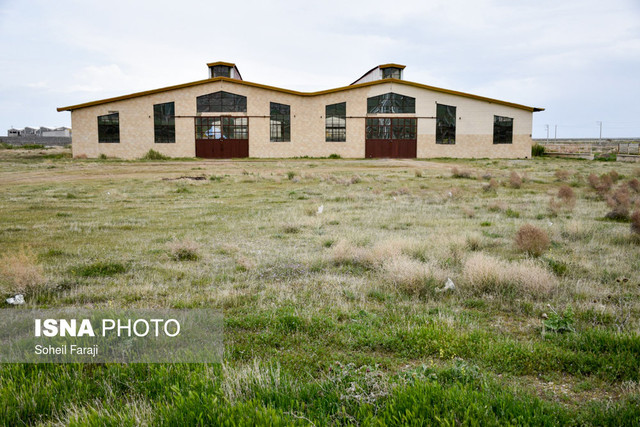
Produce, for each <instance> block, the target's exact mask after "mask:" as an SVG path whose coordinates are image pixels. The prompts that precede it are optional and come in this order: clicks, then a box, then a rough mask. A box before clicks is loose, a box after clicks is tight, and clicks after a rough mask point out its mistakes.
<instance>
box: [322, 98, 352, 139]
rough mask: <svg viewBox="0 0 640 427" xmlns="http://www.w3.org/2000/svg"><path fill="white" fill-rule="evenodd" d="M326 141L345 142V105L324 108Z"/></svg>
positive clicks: (344, 103) (332, 105)
mask: <svg viewBox="0 0 640 427" xmlns="http://www.w3.org/2000/svg"><path fill="white" fill-rule="evenodd" d="M325 113H326V114H325V133H326V140H327V141H332V142H344V141H346V140H347V103H346V102H341V103H339V104H331V105H327V106H326V112H325Z"/></svg>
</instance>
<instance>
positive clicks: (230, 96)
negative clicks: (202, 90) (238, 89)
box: [196, 91, 247, 113]
mask: <svg viewBox="0 0 640 427" xmlns="http://www.w3.org/2000/svg"><path fill="white" fill-rule="evenodd" d="M196 105H197V111H198V113H246V112H247V97H246V96H242V95H236V94H235V93H229V92H223V91H220V92H215V93H210V94H208V95H202V96H198V97H197V98H196Z"/></svg>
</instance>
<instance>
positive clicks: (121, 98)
mask: <svg viewBox="0 0 640 427" xmlns="http://www.w3.org/2000/svg"><path fill="white" fill-rule="evenodd" d="M374 69H375V68H374ZM218 81H223V82H229V83H235V84H239V85H246V86H251V87H256V88H260V89H267V90H273V91H276V92H282V93H288V94H290V95H297V96H318V95H326V94H329V93H336V92H343V91H346V90H352V89H357V88H361V87H367V86H375V85H379V84H386V83H396V84H401V85H407V86H413V87H417V88H420V89H427V90H431V91H434V92H440V93H446V94H449V95H456V96H462V97H464V98H470V99H475V100H478V101H484V102H489V103H493V104H500V105H505V106H507V107H513V108H519V109H522V110H527V111H531V112H537V111H544V108H535V107H529V106H526V105H521V104H515V103H513V102H507V101H501V100H499V99H493V98H487V97H484V96H479V95H473V94H470V93H465V92H458V91H455V90H449V89H442V88H438V87H435V86H429V85H424V84H421V83H415V82H410V81H407V80H399V79H384V80H374V81H371V82H366V83H358V84H352V85H349V86H343V87H339V88H335V89H327V90H321V91H317V92H298V91H295V90H289V89H283V88H279V87H275V86H268V85H263V84H260V83H252V82H248V81H244V80H237V79H231V78H228V77H214V78H211V79H205V80H198V81H195V82H191V83H183V84H180V85H175V86H167V87H164V88H160V89H153V90H147V91H143V92H136V93H132V94H129V95H122V96H116V97H114V98H106V99H101V100H98V101H91V102H86V103H84V104H77V105H70V106H68V107H60V108H58V109H57V111H73V110H78V109H81V108H87V107H93V106H95V105H101V104H107V103H109V102H117V101H124V100H127V99H132V98H138V97H141V96H147V95H153V94H156V93H162V92H169V91H172V90H177V89H184V88H188V87H193V86H199V85H203V84H207V83H214V82H218Z"/></svg>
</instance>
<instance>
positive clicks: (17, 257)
mask: <svg viewBox="0 0 640 427" xmlns="http://www.w3.org/2000/svg"><path fill="white" fill-rule="evenodd" d="M0 273H2V274H1V275H0V277H1V278H0V286H2V292H3V293H16V294H18V293H21V294H26V295H33V294H35V293H38V292H40V291H42V290H44V288H45V284H46V281H45V278H44V276H43V273H42V267H41V266H40V265H39V264H37V262H36V256H35V254H34V253H33V252H32V251H31V250H29V249H25V248H20V249H19V250H18V251H17V252H14V253H5V254H4V255H2V258H0Z"/></svg>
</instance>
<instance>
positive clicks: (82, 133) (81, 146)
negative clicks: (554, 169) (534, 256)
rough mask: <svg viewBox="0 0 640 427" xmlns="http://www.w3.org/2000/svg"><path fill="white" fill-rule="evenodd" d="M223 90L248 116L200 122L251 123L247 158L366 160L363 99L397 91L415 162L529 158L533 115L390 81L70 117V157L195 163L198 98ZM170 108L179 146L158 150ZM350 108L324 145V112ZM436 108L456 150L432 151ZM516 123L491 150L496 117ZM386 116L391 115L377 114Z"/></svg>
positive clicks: (138, 105)
mask: <svg viewBox="0 0 640 427" xmlns="http://www.w3.org/2000/svg"><path fill="white" fill-rule="evenodd" d="M220 90H223V91H227V92H232V93H235V94H239V95H244V96H246V97H247V113H246V114H245V113H203V114H202V115H203V116H207V115H210V116H219V115H230V116H245V115H246V116H249V156H251V157H263V158H264V157H301V156H310V157H325V156H328V155H330V154H334V153H335V154H339V155H340V156H342V157H345V158H362V157H364V154H365V118H364V117H365V116H369V117H376V115H368V114H367V98H368V97H371V96H375V95H380V94H383V93H387V92H395V93H399V94H402V95H408V96H412V97H414V98H416V113H415V114H398V115H395V116H398V117H418V143H417V144H418V147H417V155H418V157H420V158H428V157H487V158H497V157H506V158H524V157H529V156H531V144H532V140H531V120H532V113H531V112H530V111H527V110H523V109H519V108H514V107H509V106H505V105H501V104H496V103H491V102H487V101H480V100H475V99H471V98H467V97H463V96H458V95H453V94H448V93H441V92H436V91H431V90H428V89H423V88H418V87H414V86H409V85H404V84H401V83H398V82H387V83H382V84H378V85H372V86H365V87H356V88H354V89H352V90H345V91H340V92H329V93H326V94H321V95H315V96H303V95H294V94H290V93H285V92H280V91H276V90H271V89H268V88H262V87H254V86H248V85H245V84H241V83H235V82H229V81H216V82H211V83H204V84H201V85H197V86H190V87H185V88H180V89H175V90H171V91H167V92H161V93H154V94H150V95H146V96H141V97H137V98H131V99H126V100H121V101H116V102H110V103H106V104H101V105H96V106H92V107H86V108H81V109H77V110H74V111H73V112H72V116H71V119H72V128H73V145H72V150H73V155H74V156H75V157H77V156H87V157H98V156H99V155H100V154H105V155H107V156H113V157H120V158H138V157H142V156H143V155H144V154H145V153H146V152H148V151H149V149H154V150H156V151H159V152H161V153H162V154H165V155H167V156H171V157H193V156H195V126H194V116H196V115H197V113H196V100H195V99H196V97H197V96H200V95H204V94H208V93H212V92H217V91H220ZM172 101H173V102H175V111H176V116H178V117H176V143H174V144H155V143H154V134H153V105H154V104H160V103H164V102H172ZM270 102H277V103H281V104H287V105H290V106H291V141H290V142H271V141H270V138H269V128H270V126H269V104H270ZM338 102H346V103H347V141H346V142H326V141H325V118H324V116H325V106H326V105H328V104H334V103H338ZM436 103H441V104H447V105H453V106H456V107H457V110H456V114H457V116H458V118H457V122H456V144H454V145H439V144H435V119H433V118H432V117H434V116H435V115H436ZM112 111H118V112H119V113H120V143H118V144H105V143H98V122H97V117H98V116H100V115H104V114H109V112H112ZM494 115H500V116H506V117H513V119H514V130H513V133H514V138H513V144H501V145H494V144H493V116H494ZM381 116H390V115H388V114H387V115H381Z"/></svg>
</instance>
